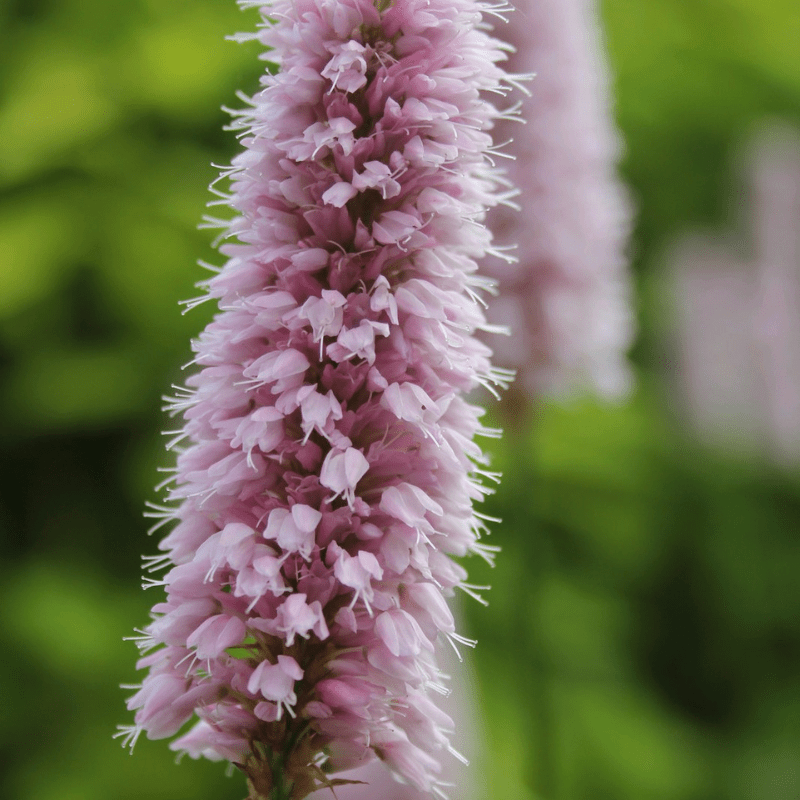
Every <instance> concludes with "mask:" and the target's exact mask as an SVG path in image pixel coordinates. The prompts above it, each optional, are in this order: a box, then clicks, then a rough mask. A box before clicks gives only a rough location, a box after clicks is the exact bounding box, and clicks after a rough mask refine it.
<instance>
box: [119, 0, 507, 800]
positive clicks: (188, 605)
mask: <svg viewBox="0 0 800 800" xmlns="http://www.w3.org/2000/svg"><path fill="white" fill-rule="evenodd" d="M240 5H242V6H253V7H255V6H260V7H261V14H262V17H263V25H262V26H261V27H260V29H259V32H258V34H257V38H258V39H259V40H260V42H261V43H262V44H263V45H264V46H266V47H267V48H269V50H268V53H267V57H268V58H269V60H270V61H274V62H276V63H277V64H278V65H279V71H278V72H277V74H275V75H272V74H270V73H267V74H266V75H265V76H264V77H263V79H262V82H261V83H262V87H261V89H260V91H258V92H257V93H256V94H255V95H254V96H253V97H252V98H243V99H245V100H246V101H247V104H248V108H247V110H246V111H242V112H236V113H235V121H234V123H233V125H232V128H233V129H235V130H237V131H239V132H240V135H241V141H242V144H243V146H244V150H243V152H242V153H241V154H240V155H239V156H237V157H236V158H235V159H234V161H233V163H232V165H231V167H230V168H229V169H226V170H224V171H223V178H225V179H227V180H228V181H229V182H230V188H229V191H228V193H226V194H223V195H222V197H223V198H224V202H225V203H227V204H228V205H230V207H231V208H232V209H233V210H234V212H235V214H236V216H235V217H234V218H233V219H232V220H230V221H227V222H223V223H220V224H221V225H222V226H223V227H224V229H225V233H224V235H223V237H222V240H223V244H222V245H221V246H220V248H219V250H220V252H221V253H222V254H223V255H224V256H225V257H226V258H227V262H226V263H225V265H224V266H223V267H222V268H221V269H220V270H219V272H218V274H216V275H214V276H213V277H212V278H211V279H210V280H208V281H207V284H206V288H207V291H208V294H209V296H210V297H212V298H214V299H215V300H216V301H217V303H218V305H219V309H220V310H219V313H218V314H217V316H216V317H215V319H214V321H213V322H212V323H211V324H210V325H209V326H208V327H207V328H206V329H205V331H204V332H203V333H202V334H201V336H200V337H199V339H197V340H196V341H195V342H194V343H193V349H194V352H195V354H196V355H195V358H194V359H193V362H192V363H193V364H194V365H196V366H197V367H198V368H199V371H197V372H196V374H194V375H193V376H192V377H190V378H189V380H188V381H187V386H186V387H185V388H179V389H178V390H177V395H176V396H175V397H174V398H171V399H170V400H169V408H170V409H171V410H172V411H173V412H174V413H176V414H181V415H182V416H183V419H184V427H183V430H182V431H181V432H180V435H179V436H178V438H177V439H175V440H174V441H173V442H172V445H173V447H175V448H176V449H177V450H178V456H177V467H176V470H175V475H174V484H173V486H172V488H171V489H170V490H169V498H168V500H169V501H170V502H169V504H168V505H166V506H163V507H154V508H153V515H154V516H156V517H161V519H160V521H159V523H158V524H157V525H156V526H155V527H159V526H160V525H161V524H162V523H168V522H172V521H175V522H177V525H176V526H175V527H174V528H173V529H172V531H171V532H170V533H169V534H168V535H167V536H166V538H165V539H164V540H163V541H162V543H161V549H162V550H164V551H165V553H164V555H162V556H159V557H153V558H152V559H150V560H149V561H148V567H149V568H150V569H157V568H159V567H161V566H164V567H171V569H170V570H169V572H167V574H166V576H165V578H164V579H163V581H154V580H153V581H149V583H150V584H152V585H156V584H159V585H163V586H164V588H165V589H166V600H165V601H164V602H159V603H157V604H156V605H155V606H154V608H153V621H152V622H151V623H150V624H149V625H148V626H147V627H146V628H145V629H144V630H143V631H142V632H141V635H140V637H139V644H140V647H141V649H142V651H143V656H142V658H141V660H140V661H139V667H140V668H143V669H148V670H149V672H148V674H147V676H146V677H145V678H144V680H143V682H142V684H141V687H140V688H139V689H138V691H137V692H136V694H134V696H133V697H132V698H131V699H130V700H129V702H128V707H129V708H130V709H132V710H135V712H136V717H135V725H133V726H130V727H128V728H124V729H123V730H122V735H124V736H125V737H126V739H127V740H128V741H130V742H131V743H133V741H135V739H136V737H137V736H138V735H139V733H140V732H141V731H145V732H146V733H147V735H148V736H149V737H151V738H160V737H169V736H173V735H174V734H177V733H178V732H179V731H181V729H182V728H183V726H184V725H185V723H187V722H188V721H189V720H190V719H192V718H193V717H194V718H195V719H196V721H195V724H194V726H193V727H192V728H191V729H190V730H188V732H183V733H182V735H181V736H180V737H179V738H178V739H177V740H176V741H174V742H173V744H172V747H173V748H174V749H175V750H177V751H178V752H182V753H188V754H189V755H190V756H191V757H193V758H197V757H200V756H204V757H206V758H210V759H215V760H227V761H230V762H232V763H234V764H236V765H237V766H238V767H239V768H240V769H241V770H242V771H243V772H244V773H245V774H246V775H247V778H248V786H249V790H250V797H251V798H269V799H270V800H288V798H292V799H293V800H299V798H302V797H305V796H307V795H308V794H309V793H310V792H312V791H314V790H315V789H317V788H319V787H321V786H331V785H335V784H336V782H337V781H336V780H333V779H331V778H329V777H328V776H329V775H331V774H332V773H336V772H337V771H339V770H345V769H350V768H354V767H357V766H359V765H361V764H365V763H367V762H369V761H370V760H374V759H375V758H376V757H377V758H378V759H380V760H381V761H383V763H384V764H385V765H386V766H387V767H388V769H389V771H390V772H391V773H392V774H393V775H394V776H396V777H397V778H398V779H399V780H401V781H404V782H406V783H408V784H410V785H411V786H413V787H415V789H417V790H418V791H421V792H425V793H433V794H439V795H442V796H443V793H442V789H441V780H440V778H439V777H438V776H439V775H440V770H441V764H440V758H441V756H442V754H445V753H446V751H451V752H454V751H453V748H452V747H451V745H450V742H449V739H448V735H449V733H450V731H451V729H452V723H451V720H450V719H449V718H448V717H447V715H446V714H444V713H443V712H441V711H440V710H439V708H438V707H437V706H436V705H435V703H434V702H433V701H432V699H431V692H433V693H435V692H443V691H445V689H444V687H443V685H442V684H443V676H442V674H441V672H440V670H439V668H438V667H437V661H436V657H435V645H436V644H437V642H440V641H442V640H445V639H449V640H450V643H452V644H453V645H454V646H457V644H458V643H465V644H472V642H470V641H469V640H465V639H463V637H461V636H459V634H458V633H456V630H455V625H454V621H453V616H452V614H451V612H450V609H449V607H448V604H447V602H446V600H445V598H446V597H448V596H450V595H452V594H453V592H454V590H455V589H456V588H461V589H463V590H465V591H466V592H467V593H470V594H475V589H476V588H477V587H474V586H471V585H470V584H468V583H466V580H467V578H466V573H465V571H464V569H463V568H462V567H461V566H460V565H459V564H457V563H456V562H455V561H453V560H452V558H451V557H452V556H464V555H466V554H468V553H477V554H479V555H481V556H483V557H485V558H486V559H487V560H489V561H491V558H492V555H493V550H494V548H492V547H490V546H488V545H486V544H485V543H484V542H482V541H479V539H480V538H481V534H482V533H483V532H485V525H484V522H483V518H482V517H481V515H480V514H479V513H477V512H476V511H474V510H473V502H475V501H476V500H480V499H481V498H482V497H483V495H484V494H485V493H486V492H487V491H488V489H487V488H486V487H484V485H483V484H482V479H483V478H489V479H494V478H495V477H496V476H495V475H494V474H493V473H491V472H488V471H486V470H485V462H486V459H485V457H484V456H483V454H482V452H481V449H480V448H479V447H478V446H477V445H476V444H475V443H474V442H473V439H474V437H475V436H476V435H494V434H495V433H496V432H495V431H493V430H491V429H487V428H484V427H483V426H482V425H481V423H480V421H479V420H480V416H481V413H482V412H481V410H480V409H479V408H477V407H475V406H473V405H470V404H469V403H468V402H467V401H466V400H465V399H464V396H465V394H466V393H467V392H470V391H471V390H473V389H475V388H476V387H477V386H478V385H484V386H486V387H490V388H491V387H493V386H501V387H502V386H504V385H505V383H506V381H507V380H508V378H509V375H508V374H507V373H505V372H503V371H501V370H496V369H493V368H492V367H491V365H490V362H489V356H490V351H489V350H488V348H487V347H486V346H485V345H483V344H481V343H480V342H479V340H478V339H477V338H475V336H474V333H475V332H476V331H478V330H480V329H482V328H484V327H485V326H486V323H485V319H484V316H483V312H482V308H481V304H480V295H481V293H482V292H483V290H484V289H486V288H487V287H489V286H490V284H489V283H488V282H487V281H486V280H485V279H482V278H480V277H479V276H478V275H477V272H476V269H477V264H476V262H477V260H478V259H480V258H482V257H483V256H485V255H486V254H487V253H489V252H490V251H491V250H492V245H491V235H490V233H489V232H488V231H487V229H486V228H485V227H484V225H483V220H484V217H485V214H486V210H487V208H488V207H490V206H493V205H495V204H496V203H498V202H502V201H503V200H504V198H505V196H506V195H507V189H506V188H505V186H506V184H505V181H504V179H503V178H502V176H501V175H500V174H499V173H498V172H497V171H496V170H495V168H494V167H493V164H492V160H491V155H490V153H491V151H492V147H493V144H492V138H491V135H490V133H489V131H490V129H491V128H492V127H493V124H494V122H495V120H496V119H497V118H498V116H499V115H500V113H501V112H499V111H498V110H497V109H496V108H495V107H494V106H493V105H492V104H491V103H490V102H488V101H487V99H486V98H485V95H486V93H494V94H495V96H497V95H500V96H503V95H505V94H506V93H507V92H508V91H509V90H510V89H511V88H512V85H513V84H515V83H516V80H515V79H514V78H512V77H510V76H507V75H506V74H505V73H504V72H503V71H502V70H501V68H500V67H499V63H500V62H501V61H503V59H504V52H503V47H502V46H501V45H500V44H499V43H498V42H497V41H495V40H494V39H493V38H491V36H490V35H489V33H488V27H487V25H486V23H485V21H484V16H485V15H486V14H490V13H495V14H501V13H502V11H503V10H504V9H503V8H501V7H499V6H493V5H491V4H490V3H488V2H486V3H485V2H479V1H478V0H392V1H391V2H390V1H389V0H274V2H272V3H269V4H267V3H264V2H251V0H241V1H240ZM237 38H247V37H246V36H245V35H242V36H240V37H237ZM251 38H252V37H251ZM510 113H513V112H510ZM214 222H215V221H214V220H211V223H214ZM181 442H183V444H182V445H180V443H181ZM179 445H180V448H179V447H178V446H179Z"/></svg>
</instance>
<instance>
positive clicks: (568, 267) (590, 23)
mask: <svg viewBox="0 0 800 800" xmlns="http://www.w3.org/2000/svg"><path fill="white" fill-rule="evenodd" d="M515 5H516V6H517V10H516V12H515V15H514V20H513V24H511V25H508V26H507V27H506V28H505V29H504V30H503V32H502V35H503V37H504V38H508V40H509V42H510V43H511V44H512V45H514V47H515V48H516V53H515V54H514V55H513V56H511V58H510V65H511V66H512V68H514V69H517V70H519V71H524V72H532V73H535V78H534V79H533V80H532V81H531V82H530V84H528V89H529V90H530V97H527V98H526V99H525V100H524V101H523V116H524V118H525V120H526V124H525V125H515V124H512V123H511V122H502V123H501V127H500V129H499V132H498V134H497V136H496V138H497V139H498V140H499V141H505V140H509V139H513V141H512V142H511V143H510V144H509V145H508V148H507V151H508V153H509V154H511V155H513V156H514V157H515V161H513V162H512V163H511V166H510V167H509V174H510V176H511V177H512V179H513V181H514V183H515V184H517V185H518V186H519V188H520V191H521V196H520V200H519V204H520V206H521V207H522V213H521V214H512V213H509V212H507V211H506V210H505V209H503V208H500V209H498V210H497V211H496V212H493V218H492V225H493V227H494V228H495V230H496V231H497V234H498V242H499V244H500V245H501V246H505V245H513V246H515V247H517V249H516V250H514V251H513V255H514V256H515V257H516V258H517V261H516V263H509V264H503V263H502V262H497V264H496V265H492V269H491V274H492V275H493V276H494V277H496V278H497V279H498V280H499V284H500V293H499V297H498V298H497V299H496V300H494V301H493V302H492V304H491V306H490V313H489V317H490V319H492V320H498V321H500V322H503V323H504V324H508V325H510V326H511V327H512V328H513V330H514V336H513V337H511V338H505V337H500V339H499V340H498V342H497V346H496V351H497V358H498V360H499V361H501V362H503V363H506V364H509V365H511V366H514V367H516V368H517V375H518V377H517V386H518V387H519V388H521V389H522V390H524V391H525V392H527V393H528V394H529V395H531V396H533V397H538V396H540V395H542V394H555V395H561V396H563V395H568V394H571V393H573V392H575V391H582V390H586V389H588V390H590V391H594V392H597V393H599V394H601V395H605V396H610V397H619V396H621V395H623V394H625V392H626V391H627V389H628V388H629V385H630V382H631V375H630V370H629V367H628V364H627V362H626V358H625V352H626V350H627V348H628V347H629V345H630V342H631V339H632V336H633V314H632V311H631V297H630V296H631V286H630V276H629V273H628V260H627V254H626V252H625V251H626V244H627V238H628V233H629V228H630V216H631V210H630V204H629V201H628V197H627V195H626V193H625V191H624V189H623V186H622V184H621V183H620V181H619V179H618V177H617V175H616V172H615V170H616V161H617V158H618V154H619V150H620V146H619V135H618V133H617V131H616V129H615V127H614V122H613V119H612V116H611V100H610V95H609V90H608V86H607V84H608V77H607V68H606V64H605V58H604V54H603V51H602V46H601V41H600V28H599V24H598V19H597V16H598V10H597V7H596V6H597V4H596V2H595V0H517V2H516V3H515Z"/></svg>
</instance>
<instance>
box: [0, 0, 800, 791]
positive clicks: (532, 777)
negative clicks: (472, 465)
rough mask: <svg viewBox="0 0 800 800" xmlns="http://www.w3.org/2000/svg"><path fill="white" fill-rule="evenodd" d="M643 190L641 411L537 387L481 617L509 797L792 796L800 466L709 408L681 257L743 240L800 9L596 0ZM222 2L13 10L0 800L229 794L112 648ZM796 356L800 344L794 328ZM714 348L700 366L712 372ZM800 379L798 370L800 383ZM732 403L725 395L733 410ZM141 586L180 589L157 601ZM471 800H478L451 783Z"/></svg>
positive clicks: (3, 172) (179, 292)
mask: <svg viewBox="0 0 800 800" xmlns="http://www.w3.org/2000/svg"><path fill="white" fill-rule="evenodd" d="M603 15H604V18H605V23H606V36H607V43H608V48H609V57H610V61H611V66H612V70H613V74H614V87H615V91H616V97H617V119H618V122H619V125H620V128H621V130H622V133H623V136H624V139H625V142H626V154H625V157H624V161H623V164H622V171H623V175H624V177H625V179H626V180H627V181H628V183H629V185H630V187H631V190H632V193H633V196H634V198H635V202H636V204H637V206H638V218H637V224H636V230H635V234H634V239H633V247H632V258H633V268H634V269H635V272H636V282H637V289H638V300H637V303H638V316H639V328H640V333H639V337H638V339H637V343H636V345H635V347H634V350H633V354H632V357H633V361H634V363H635V370H636V377H637V389H636V391H635V393H634V394H633V395H632V397H631V398H630V400H629V401H628V402H627V403H626V404H621V405H607V404H603V403H600V402H596V401H591V400H589V399H581V400H575V401H572V402H570V403H567V404H563V403H562V404H558V403H554V402H542V403H539V404H537V406H536V407H535V408H531V409H530V410H529V412H528V413H526V414H525V415H521V414H519V413H517V414H516V416H515V418H514V419H507V418H508V417H509V416H510V415H509V413H508V411H507V410H504V409H503V408H493V409H492V411H491V413H492V415H493V416H494V417H495V419H497V420H500V421H501V422H505V423H506V424H507V425H508V424H509V422H510V423H511V427H512V428H513V431H512V435H510V436H508V437H507V438H506V439H505V441H503V442H501V443H499V444H497V445H496V446H495V448H494V449H495V462H496V464H497V466H498V468H499V469H502V471H503V472H504V473H505V480H504V483H503V485H502V488H501V489H500V491H499V492H498V494H497V495H496V497H495V498H493V499H492V501H491V503H490V504H489V508H487V509H486V510H487V512H488V513H490V514H493V515H497V516H500V517H502V518H503V520H504V522H503V524H502V525H499V526H496V531H495V533H494V538H495V543H496V544H500V545H502V547H503V552H502V554H501V556H500V557H499V559H498V564H497V567H496V569H495V570H494V571H492V572H491V573H489V571H488V570H482V569H481V565H480V564H471V565H470V568H471V570H473V572H474V575H475V582H477V583H482V582H485V583H491V584H492V586H493V589H492V592H491V593H490V597H491V604H490V606H489V608H488V609H484V608H482V607H480V606H478V604H477V603H472V604H466V605H464V607H463V613H464V619H465V623H464V624H465V628H466V631H465V632H467V633H469V634H471V635H474V636H475V637H476V638H478V639H479V640H480V644H479V646H478V648H477V651H476V652H475V654H474V658H472V661H471V663H472V665H473V668H474V673H475V674H474V684H473V685H474V699H473V702H474V703H475V705H476V708H477V709H478V712H479V714H480V717H481V726H482V730H483V733H482V736H483V740H484V746H483V747H482V748H481V754H480V756H479V758H478V762H479V763H478V765H477V767H476V769H477V770H479V771H480V774H481V775H483V776H484V777H483V781H484V783H485V784H486V785H488V786H489V787H490V788H489V789H488V790H487V793H486V800H494V799H495V798H496V799H497V800H500V799H501V798H502V800H797V798H798V797H800V591H799V590H798V585H797V584H798V575H800V538H798V531H800V471H798V469H797V467H796V462H795V461H793V459H792V458H788V459H787V458H783V459H782V460H780V461H776V460H773V459H772V458H771V457H770V454H769V449H768V448H759V447H758V446H750V447H744V448H743V447H741V446H739V447H736V448H730V447H729V448H726V447H724V446H723V445H722V444H718V443H716V442H717V440H716V439H714V438H713V437H712V438H711V439H709V438H708V437H703V436H702V435H699V434H700V433H701V432H698V430H697V429H696V427H692V426H691V425H690V424H688V420H689V414H688V412H687V409H688V408H689V407H690V403H689V402H688V401H687V399H686V397H685V396H684V394H683V390H682V388H681V387H682V383H681V380H680V377H679V372H680V355H679V350H680V347H679V346H678V344H677V343H678V342H679V341H680V332H679V331H676V325H678V323H679V317H680V315H679V314H676V313H675V311H674V302H672V301H671V300H670V297H671V295H670V292H669V286H670V281H669V270H668V268H667V266H668V260H669V255H668V254H669V253H670V251H671V248H672V247H673V244H674V242H675V241H676V240H677V239H678V238H679V237H681V236H684V235H685V234H686V233H687V232H688V231H697V230H712V231H726V230H731V229H734V230H735V229H736V226H737V224H738V223H737V215H736V213H735V208H736V196H737V193H738V191H739V190H738V189H737V186H738V185H739V184H738V183H737V178H736V174H737V173H736V163H737V158H738V155H737V154H739V153H740V152H741V149H742V146H743V144H742V143H743V142H745V141H746V140H747V138H748V137H749V136H750V135H751V133H752V131H753V130H754V128H755V127H757V126H758V125H759V124H760V123H761V121H762V120H764V119H765V118H768V117H769V118H775V117H779V118H781V119H783V120H788V122H789V123H795V124H797V123H800V49H799V46H798V42H800V12H799V11H798V7H797V3H796V0H647V2H644V3H643V2H640V0H605V2H604V3H603ZM254 19H255V18H254V16H248V15H246V14H244V15H243V14H242V13H241V12H239V11H238V10H237V8H236V6H235V4H234V3H233V0H124V2H123V0H0V419H2V424H1V425H0V448H2V458H1V459H0V469H1V470H2V479H1V480H0V530H1V531H2V533H1V534H0V564H1V565H2V595H0V652H2V658H0V687H1V688H0V762H2V763H4V764H5V766H4V767H3V768H2V773H0V797H2V798H4V799H6V798H7V800H31V799H33V798H35V800H111V799H112V798H113V799H114V800H133V798H136V799H137V800H139V799H140V798H148V799H150V798H152V800H162V799H163V800H205V799H206V798H207V799H208V800H212V799H213V800H227V798H230V799H231V800H233V799H234V798H241V797H242V795H243V794H244V789H243V784H242V781H241V780H240V778H239V777H238V776H234V777H233V778H227V777H225V775H224V769H223V768H222V767H221V766H220V765H217V764H208V763H193V762H190V761H189V760H186V761H183V762H181V764H180V765H179V766H175V765H174V764H173V763H172V762H173V754H172V753H171V752H169V750H168V749H167V747H166V745H165V743H163V742H149V741H140V742H139V744H138V745H137V748H136V753H135V755H134V756H133V757H131V756H129V755H128V753H127V752H124V751H123V750H122V749H121V748H120V747H119V745H118V743H116V742H113V741H112V739H111V733H112V732H113V730H114V728H115V725H116V724H117V723H120V722H128V721H129V719H128V717H129V714H128V712H126V711H125V709H124V706H123V701H124V698H125V696H126V694H128V693H126V692H125V691H124V690H122V689H120V688H118V684H120V683H133V682H135V680H136V677H135V672H134V670H133V663H134V660H135V649H134V647H133V645H132V644H131V643H123V642H122V637H123V636H125V635H128V634H129V633H130V631H131V629H132V628H133V627H134V626H135V625H140V624H142V623H143V622H145V621H146V619H147V611H148V608H149V606H150V605H151V604H152V602H154V596H153V594H148V593H143V592H142V591H141V589H140V587H139V583H140V577H139V565H140V561H139V559H140V554H141V553H143V552H144V553H151V552H154V551H155V542H152V541H150V540H148V539H147V537H146V535H145V530H146V527H147V526H146V524H145V521H144V520H143V519H142V516H141V512H142V508H143V503H144V501H145V500H148V499H150V500H153V499H155V494H154V492H153V489H152V486H153V484H154V483H156V482H157V480H158V478H157V471H156V470H157V468H158V467H159V466H165V465H166V464H167V459H166V457H165V455H164V453H163V449H162V448H163V437H162V436H161V435H160V433H159V431H160V430H162V429H166V428H169V427H170V422H169V421H168V420H165V419H164V417H163V416H162V415H161V414H160V411H159V407H160V405H161V403H160V396H161V395H162V394H163V393H164V392H165V391H167V390H168V387H169V385H170V383H171V382H173V381H180V375H181V373H180V364H182V363H183V362H185V361H187V360H188V358H189V340H190V338H191V337H192V335H194V334H196V333H197V332H199V330H200V329H201V327H202V326H203V325H204V324H205V322H206V321H207V320H208V319H209V317H210V314H211V312H212V310H211V309H210V308H206V307H205V306H200V307H199V308H197V309H195V310H192V311H191V312H189V313H188V314H186V315H185V316H182V315H181V313H180V310H179V306H178V305H177V302H178V301H179V300H180V299H184V298H189V297H192V296H194V294H195V293H196V292H195V290H194V289H193V283H194V282H195V281H197V280H200V279H201V278H202V277H203V275H202V270H200V268H199V267H197V266H196V263H195V262H196V261H197V259H207V260H212V259H213V255H214V254H213V252H212V251H211V250H210V248H209V242H210V239H211V236H210V235H209V234H208V232H207V231H198V230H197V227H196V226H197V223H198V221H199V218H200V216H201V215H202V213H203V210H204V209H203V205H204V203H205V202H206V200H207V199H208V194H207V189H206V187H207V184H208V183H209V182H210V181H211V180H212V179H213V178H214V177H215V175H216V170H215V169H214V168H213V167H212V166H211V163H212V162H214V163H218V164H220V163H225V161H226V160H228V159H229V158H230V157H231V155H232V154H233V152H234V149H235V140H234V139H233V136H232V134H229V133H225V132H223V131H222V126H223V124H224V123H225V121H226V116H225V114H224V113H223V112H222V111H220V106H222V105H225V104H227V105H232V104H236V103H237V102H238V101H237V100H236V98H235V95H234V92H235V90H236V89H239V88H241V89H243V90H245V91H248V90H250V91H251V90H253V89H254V87H255V86H256V83H257V79H258V75H259V73H260V70H261V68H262V66H263V65H262V64H261V63H260V62H259V61H258V60H257V58H256V55H257V47H253V46H251V45H247V44H245V45H241V44H240V45H237V44H234V43H231V42H226V41H224V38H223V37H224V35H226V34H230V33H234V32H235V31H237V30H247V29H250V28H251V27H252V25H253V24H254ZM795 344H800V343H795ZM713 366H714V365H713V364H709V369H712V368H713ZM797 388H798V391H799V392H800V387H797ZM724 401H725V398H724V397H721V398H720V403H721V404H723V405H724ZM150 591H151V592H153V591H157V590H150ZM454 799H455V800H458V795H457V793H456V794H455V795H454Z"/></svg>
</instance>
